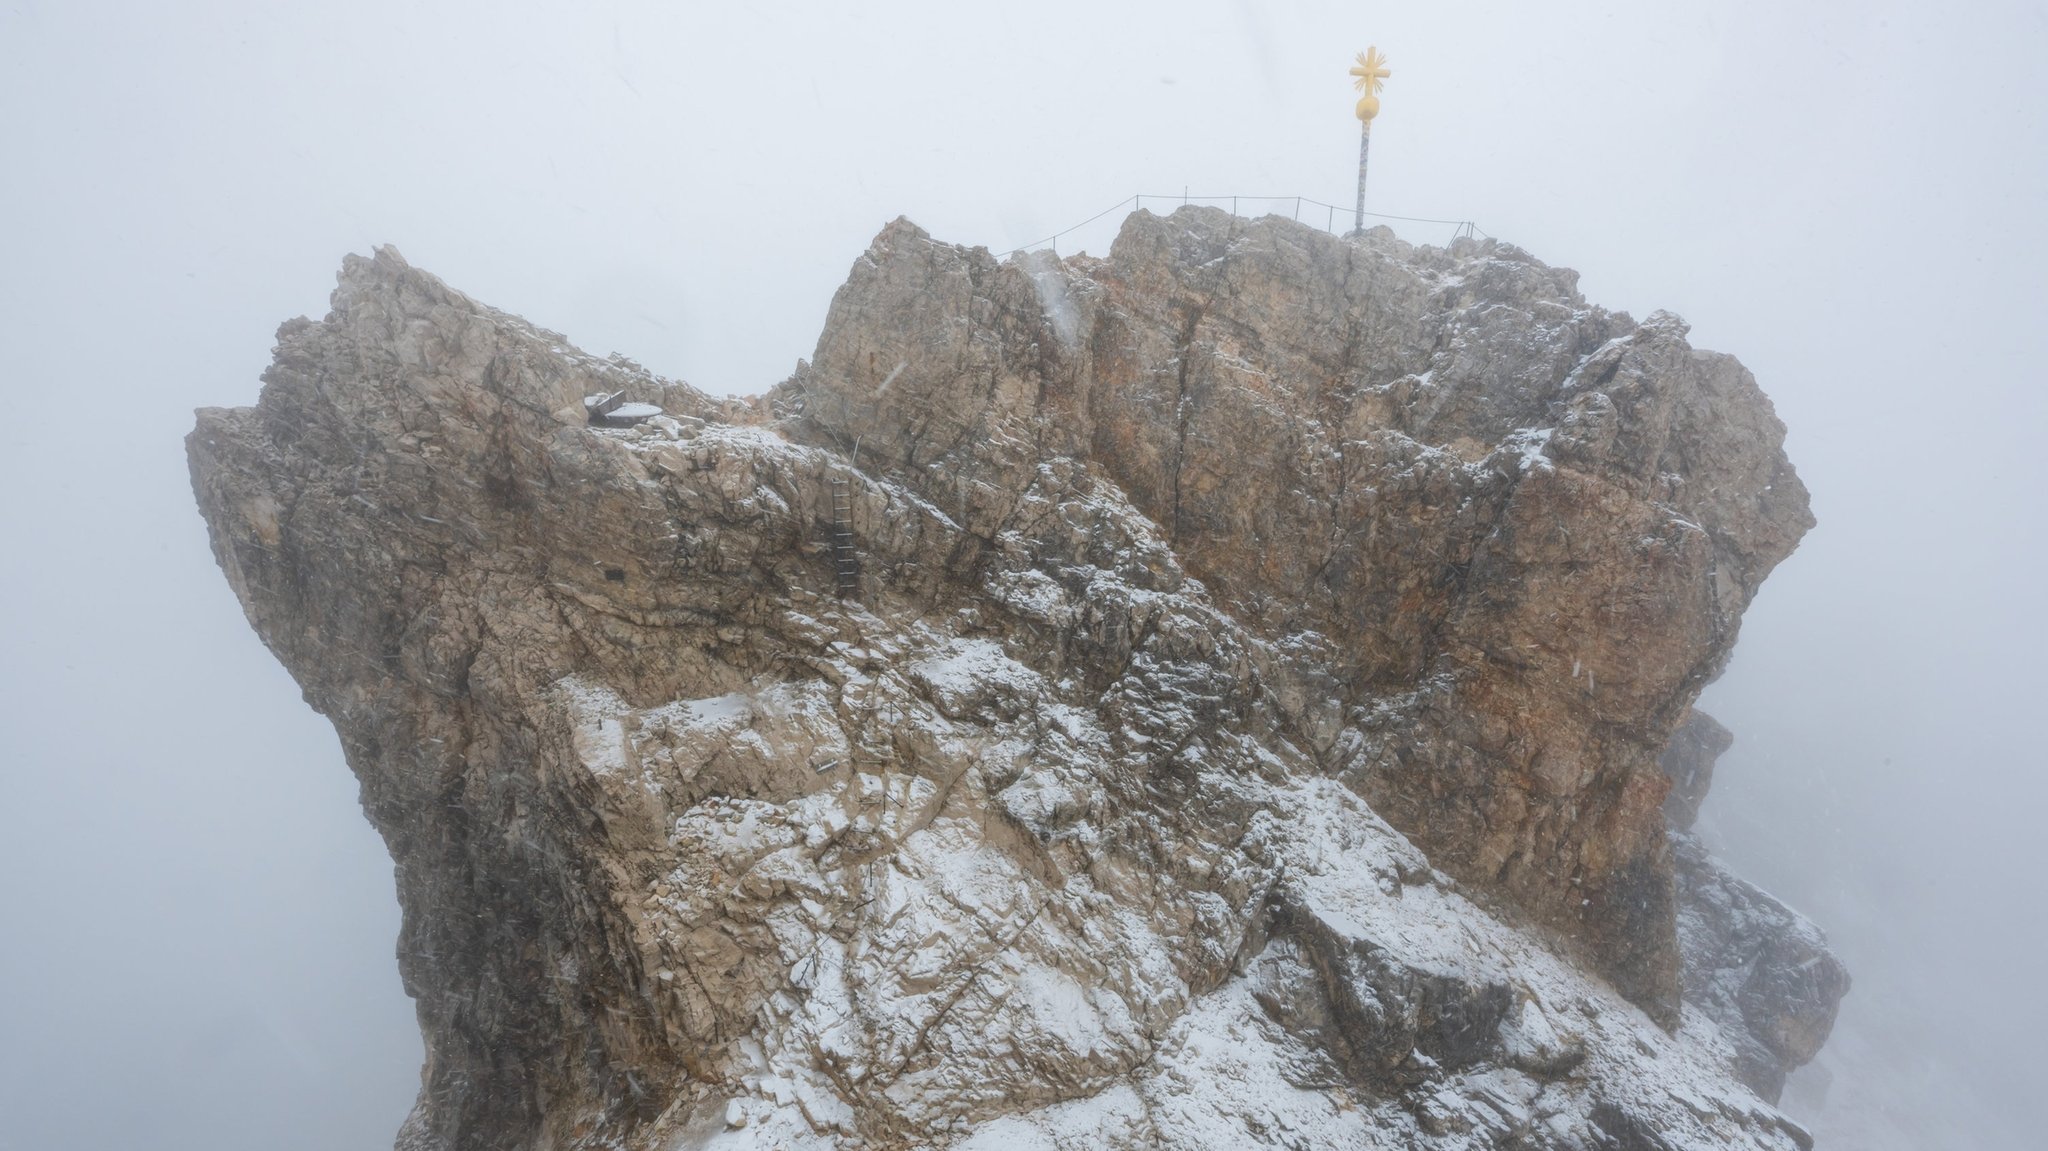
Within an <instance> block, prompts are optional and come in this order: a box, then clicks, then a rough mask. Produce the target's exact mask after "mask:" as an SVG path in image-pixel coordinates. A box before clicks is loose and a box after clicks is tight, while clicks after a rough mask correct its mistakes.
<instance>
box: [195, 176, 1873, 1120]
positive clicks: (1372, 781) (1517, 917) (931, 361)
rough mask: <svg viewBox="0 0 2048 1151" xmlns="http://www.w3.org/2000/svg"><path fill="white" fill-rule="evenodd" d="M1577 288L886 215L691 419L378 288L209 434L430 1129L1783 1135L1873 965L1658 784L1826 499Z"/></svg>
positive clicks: (403, 287) (625, 372) (201, 480)
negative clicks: (1686, 722)
mask: <svg viewBox="0 0 2048 1151" xmlns="http://www.w3.org/2000/svg"><path fill="white" fill-rule="evenodd" d="M1572 278H1573V277H1572V274H1571V273H1569V272H1565V271H1561V270H1557V269H1551V268H1547V267H1544V266H1543V265H1541V264H1539V263H1537V262H1536V261H1534V260H1532V259H1530V258H1529V257H1528V256H1526V255H1525V254H1523V253H1521V252H1519V251H1517V250H1515V249H1513V248H1509V247H1506V246H1504V245H1498V244H1494V243H1491V242H1489V243H1487V244H1483V245H1481V244H1470V243H1461V244H1460V245H1458V246H1456V247H1454V248H1453V249H1451V250H1449V251H1440V250H1436V249H1429V248H1422V249H1415V248H1410V247H1408V246H1406V245H1404V244H1401V243H1400V242H1399V241H1397V240H1395V239H1393V238H1392V237H1391V236H1389V235H1386V234H1384V233H1377V234H1369V235H1367V236H1365V237H1362V238H1357V239H1350V240H1346V239H1338V238H1334V237H1330V236H1326V235H1322V234H1320V233H1317V232H1314V231H1313V230H1311V229H1307V228H1302V227H1298V226H1295V225H1292V224H1289V223H1286V222H1283V221H1278V220H1270V219H1269V220H1262V221H1255V222H1248V221H1244V220H1240V219H1233V218H1231V217H1229V216H1227V215H1224V214H1222V213H1216V212H1208V211H1203V210H1199V209H1183V210H1181V211H1179V212H1176V213H1174V214H1173V215H1172V216H1170V217H1166V218H1158V217H1153V216H1151V215H1149V214H1146V213H1142V212H1141V213H1138V214H1135V215H1134V216H1133V217H1132V219H1131V221H1130V223H1129V224H1128V225H1127V226H1126V227H1125V230H1124V232H1123V235H1122V236H1121V237H1120V238H1119V239H1118V241H1117V244H1116V246H1115V248H1114V249H1113V250H1112V253H1111V255H1110V256H1109V257H1108V258H1107V259H1103V260H1093V259H1088V258H1085V257H1076V258H1073V259H1070V260H1066V261H1058V260H1055V259H1052V258H1049V257H1020V258H1018V259H1015V260H1012V261H1010V262H1008V263H999V262H997V261H996V260H994V259H993V258H992V257H990V256H989V255H988V253H986V252H985V251H981V250H979V249H963V248H958V247H953V246H950V245H944V244H940V243H936V242H934V241H932V240H931V239H930V238H929V237H928V236H926V235H925V234H924V233H922V232H921V231H919V230H918V229H916V228H915V227H914V226H912V225H910V224H908V223H906V222H903V221H898V222H897V223H895V224H892V225H890V226H889V227H888V228H886V229H884V231H883V232H882V234H881V235H880V236H878V237H877V239H876V241H875V243H874V245H873V246H872V247H871V248H870V249H869V251H868V252H867V253H866V254H865V255H864V256H862V258H861V259H860V260H859V261H858V262H857V263H856V265H855V268H854V270H853V274H852V276H851V277H850V279H849V281H848V283H847V285H846V286H845V288H843V289H842V290H841V291H840V293H839V295H838V296H837V297H836V298H835V300H834V303H833V306H832V310H831V314H830V316H829V318H828V321H827V324H826V330H825V332H824V334H823V335H822V337H821V338H820V341H819V345H818V350H817V354H816V356H815V357H814V359H813V360H812V361H811V362H810V363H808V364H806V365H802V366H800V368H799V371H798V372H797V374H796V375H795V376H794V377H792V378H791V379H790V380H789V381H786V382H785V383H783V384H782V385H780V386H778V387H777V388H775V389H773V390H772V391H771V392H769V393H768V394H767V395H765V396H763V397H761V398H760V399H758V400H753V401H719V400H714V399H711V398H709V397H706V396H703V395H701V394H699V393H696V392H694V391H693V390H691V389H689V388H687V387H686V386H684V385H681V384H677V383H673V382H671V381H666V380H662V379H659V378H657V377H654V376H651V375H649V374H648V373H646V372H644V371H642V370H640V369H639V368H638V367H637V366H635V365H633V364H631V363H630V362H627V361H623V360H618V359H611V360H600V359H596V358H593V357H590V356H587V355H585V354H583V353H581V352H578V351H577V350H575V349H574V348H571V347H569V346H567V344H566V342H565V341H564V340H563V339H562V338H561V337H559V336H556V335H554V334H552V333H548V332H545V331H542V330H540V329H537V328H534V327H532V326H531V325H529V324H527V323H525V322H524V321H521V320H519V319H517V318H515V317H511V316H507V315H505V314H503V313H499V312H495V311H493V310H491V309H489V308H486V307H484V306H481V305H479V304H477V303H475V302H474V301H472V300H470V299H468V298H467V297H465V296H463V295H461V294H460V293H458V292H455V291H453V290H451V289H449V288H448V287H446V286H445V285H443V284H441V283H440V282H439V281H438V280H435V279H434V278H433V277H431V276H429V275H426V274H425V273H423V272H420V271H418V270H416V269H413V268H411V267H409V266H408V265H406V264H405V263H404V261H403V260H401V259H400V258H399V257H398V256H397V254H396V253H395V252H392V251H390V250H389V249H383V250H380V251H379V252H378V253H377V254H376V255H375V256H374V257H372V258H368V259H364V258H358V257H351V258H350V259H349V261H348V262H347V263H346V264H345V265H344V267H343V270H342V274H341V282H340V286H339V287H338V289H337V290H336V292H335V294H334V298H333V308H332V311H331V312H330V313H329V314H328V316H327V317H326V318H325V319H324V320H323V321H320V322H318V323H314V322H311V321H307V320H295V321H291V322H289V323H287V324H285V325H284V327H283V328H281V329H280V331H279V342H278V349H277V356H276V361H275V363H274V364H273V365H272V367H271V368H270V369H269V371H268V372H267V373H266V375H265V387H264V391H263V395H262V398H261V400H260V402H259V403H258V404H257V405H256V407H254V408H253V409H238V410H220V409H208V410H205V411H202V412H201V413H200V417H199V425H198V427H197V429H196V430H195V431H194V432H193V433H192V435H191V437H190V439H189V441H188V448H189V452H190V456H191V461H192V472H193V481H194V487H195V490H196V492H197V494H198V498H199V503H200V507H201V510H202V512H203V513H204V515H205V517H206V519H207V523H208V525H209V528H210V530H211V533H212V538H213V543H214V548H215V552H216V555H217V556H218V558H219V560H220V563H221V566H222V569H223V571H224V572H225V573H226V575H227V577H228V579H229V581H230V583H231V584H232V585H233V586H234V588H235V590H236V592H237V594H238V595H239V596H240V598H241V600H242V603H243V605H244V607H245V610H246V611H247V613H248V616H249V619H250V621H251V623H252V625H253V626H254V627H255V628H256V630H257V631H258V633H259V634H260V635H261V636H262V637H263V639H264V641H265V642H266V643H267V644H268V645H269V646H270V647H271V649H272V650H273V651H274V652H275V653H276V654H277V655H278V657H279V659H280V660H282V661H283V662H284V664H285V665H286V666H287V668H289V669H290V671H291V672H292V674H293V675H294V676H295V677H296V678H297V679H298V681H299V683H300V684H301V685H302V687H303V688H304V690H305V694H306V698H307V700H308V701H309V702H310V703H311V704H312V705H313V706H314V707H315V708H316V709H318V710H319V711H320V712H321V713H322V714H324V715H327V716H328V717H330V719H332V721H333V722H334V724H335V727H336V730H337V731H338V732H339V734H340V736H341V739H342V744H343V747H344V749H345V751H346V753H347V756H348V759H349V762H350V765H351V766H352V768H353V769H354V770H355V772H356V774H357V775H358V777H359V778H360V780H361V782H362V796H363V803H364V807H365V810H366V811H367V813H368V814H369V816H370V818H371V820H372V822H373V823H374V824H375V825H376V826H377V828H378V829H379V831H380V832H381V833H382V834H383V836H384V837H385V840H386V842H387V844H388V845H389V846H390V849H391V852H392V856H393V858H394V860H395V861H396V864H397V878H398V885H399V896H400V900H401V903H402V905H403V907H404V911H405V926H404V930H403V936H402V938H401V940H400V943H399V949H398V950H399V961H400V967H401V971H402V973H403V975H404V978H405V981H406V987H407V989H408V991H409V992H410V993H411V994H412V995H413V996H414V997H415V998H416V999H417V1001H418V1009H419V1016H420V1022H421V1028H422V1031H423V1033H424V1035H425V1038H426V1044H427V1066H426V1068H425V1071H424V1074H423V1083H422V1088H421V1094H420V1098H419V1102H418V1105H417V1106H416V1108H415V1109H414V1112H413V1114H412V1116H411V1118H410V1119H409V1120H408V1121H407V1124H406V1126H405V1128H404V1130H403V1131H402V1132H401V1133H400V1137H399V1146H400V1147H401V1148H413V1149H422V1151H424V1149H433V1151H442V1149H456V1148H597V1147H614V1148H633V1149H636V1151H637V1149H641V1148H646V1149H650V1151H652V1149H656V1148H660V1149H664V1151H666V1149H669V1148H680V1147H688V1148H710V1147H734V1148H739V1147H759V1148H764V1149H765V1148H771V1147H792V1148H793V1147H817V1148H824V1147H836V1148H854V1147H867V1148H893V1147H958V1148H989V1149H993V1148H1013V1147H1060V1148H1066V1147H1110V1148H1163V1147H1176V1148H1178V1147H1186V1148H1196V1147H1213V1146H1219V1145H1226V1144H1245V1143H1249V1144H1251V1145H1258V1146H1284V1147H1324V1146H1360V1147H1373V1146H1384V1147H1389V1148H1393V1147H1444V1148H1452V1147H1457V1148H1465V1147H1472V1148H1481V1147H1488V1148H1510V1147H1512V1148H1527V1149H1538V1148H1594V1147H1615V1146H1620V1147H1662V1148H1708V1147H1722V1146H1728V1147H1738V1146H1739V1147H1766V1148H1773V1147H1793V1146H1805V1145H1807V1143H1808V1141H1807V1140H1806V1138H1805V1135H1804V1133H1803V1132H1801V1131H1800V1130H1799V1129H1798V1128H1797V1127H1796V1126H1795V1125H1793V1124H1791V1123H1790V1122H1789V1121H1788V1120H1786V1119H1784V1118H1783V1117H1782V1116H1780V1115H1778V1114H1777V1113H1776V1112H1775V1111H1773V1110H1772V1109H1771V1107H1770V1106H1769V1104H1768V1102H1767V1099H1768V1098H1770V1097H1771V1096H1773V1095H1774V1094H1775V1090H1776V1086H1777V1084H1778V1083H1779V1082H1781V1080H1782V1075H1783V1072H1784V1070H1785V1069H1786V1068H1787V1067H1789V1066H1790V1065H1792V1064H1794V1063H1796V1062H1798V1061H1800V1060H1803V1059H1806V1058H1810V1057H1811V1055H1812V1054H1813V1052H1814V1050H1816V1049H1817V1048H1818V1045H1819V1043H1820V1041H1821V1040H1822V1039H1824V1038H1825V1034H1826V1030H1827V1026H1828V1024H1829V1023H1830V1022H1831V1020H1832V1017H1833V1015H1832V1013H1833V1004H1834V1000H1835V999H1838V998H1839V997H1840V994H1841V993H1842V991H1843V990H1844V989H1845V988H1846V977H1843V978H1842V979H1834V978H1833V976H1832V974H1830V975H1829V976H1828V977H1827V978H1820V977H1814V978H1810V979H1808V978H1804V977H1803V976H1802V975H1801V974H1800V973H1802V972H1810V971H1812V970H1813V969H1814V966H1815V965H1814V964H1810V963H1808V962H1807V961H1808V960H1809V959H1812V958H1813V957H1814V956H1816V955H1818V956H1823V957H1824V956H1825V955H1826V953H1825V951H1824V949H1822V946H1821V942H1820V940H1819V936H1818V933H1817V932H1815V931H1814V930H1813V929H1812V927H1811V925H1808V924H1805V923H1804V921H1803V920H1799V919H1798V918H1797V916H1795V915H1793V914H1792V913H1790V912H1788V911H1784V909H1783V908H1782V907H1778V906H1777V905H1775V904H1774V903H1770V902H1769V900H1768V897H1766V896H1763V895H1762V893H1760V892H1755V890H1754V889H1753V888H1749V887H1747V885H1743V884H1741V881H1739V880H1735V879H1734V878H1733V877H1732V876H1727V875H1726V873H1725V872H1723V871H1720V870H1719V869H1718V865H1715V864H1713V863H1712V861H1711V860H1708V859H1706V857H1705V856H1704V854H1703V853H1698V852H1697V849H1696V847H1694V846H1692V845H1690V844H1686V845H1684V846H1683V847H1682V848H1681V850H1680V851H1679V853H1678V858H1679V860H1680V861H1681V862H1682V863H1683V865H1684V866H1683V867H1682V868H1680V869H1679V871H1678V872H1676V873H1675V872H1674V868H1673V859H1674V856H1673V849H1672V845H1671V841H1670V840H1669V839H1668V838H1667V836H1666V834H1665V831H1664V823H1663V819H1664V816H1663V810H1662V805H1663V804H1664V802H1665V799H1666V793H1667V791H1668V790H1670V786H1671V785H1670V781H1669V780H1668V779H1667V777H1666V775H1665V774H1664V772H1663V771H1661V770H1660V769H1659V767H1658V757H1659V754H1660V753H1661V752H1663V750H1664V748H1665V746H1666V744H1667V742H1669V740H1670V737H1671V734H1672V732H1673V730H1674V729H1675V728H1676V727H1677V726H1678V725H1679V723H1680V722H1681V720H1682V719H1684V717H1685V716H1686V715H1687V714H1688V709H1689V707H1690V704H1691V702H1692V699H1693V697H1694V695H1695V694H1697V691H1698V689H1699V688H1700V686H1701V685H1702V684H1703V683H1704V682H1705V681H1706V679H1707V678H1709V677H1710V676H1711V675H1712V674H1713V673H1714V671H1715V670H1717V669H1718V668H1719V666H1720V665H1721V663H1722V661H1724V660H1725V658H1726V656H1727V653H1728V650H1729V647H1730V645H1731V644H1732V643H1733V641H1734V633H1735V627H1736V624H1737V621H1738V619H1739V616H1740V613H1741V611H1742V609H1743V607H1744V606H1745V605H1746V604H1747V603H1748V600H1749V598H1750V596H1751V595H1752V594H1753V593H1754V591H1755V590H1756V587H1757V585H1758V584H1759V582H1760V581H1761V580H1762V579H1763V578H1764V576H1765V574H1767V573H1768V571H1769V570H1770V568H1771V566H1772V565H1774V564H1775V563H1776V562H1778V561H1779V560H1780V559H1782V558H1783V557H1784V556H1785V555H1786V554H1787V553H1789V551H1790V550H1791V548H1792V547H1793V545H1794V544H1795V543H1796V541H1797V539H1798V537H1799V535H1800V534H1801V533H1802V532H1803V531H1804V530H1805V528H1806V526H1807V525H1808V524H1809V523H1810V520H1809V518H1808V516H1807V513H1806V505H1805V498H1804V492H1803V490H1802V489H1801V488H1800V486H1799V483H1798V480H1797V478H1796V477H1795V476H1794V474H1793V472H1792V470H1791V467H1790V465H1789V464H1788V463H1786V461H1785V459H1784V457H1783V454H1782V452H1781V451H1780V446H1779V445H1780V441H1781V439H1782V428H1780V427H1779V425H1778V424H1777V422H1776V420H1775V418H1774V417H1773V416H1772V415H1771V412H1770V408H1769V404H1768V401H1766V400H1765V399H1764V398H1763V396H1762V394H1761V393H1760V392H1758V391H1757V389H1756V387H1755V384H1754V382H1753V381H1751V380H1750V378H1749V376H1748V375H1747V373H1745V372H1743V371H1742V369H1741V368H1740V367H1739V365H1736V364H1735V362H1734V361H1733V360H1731V359H1728V358H1727V357H1723V356H1717V355H1713V354H1709V353H1701V352H1696V351H1693V350H1692V349H1691V348H1690V347H1688V346H1687V345H1686V344H1685V341H1684V328H1683V325H1682V324H1680V323H1679V322H1678V321H1676V320H1674V319H1671V318H1669V317H1665V316H1661V315H1660V316H1656V317H1652V319H1651V320H1650V321H1647V322H1645V323H1643V324H1636V323H1634V322H1632V321H1630V320H1629V319H1628V318H1627V317H1625V316H1618V315H1613V314H1610V313H1606V312H1603V311H1601V310H1599V309H1597V308H1593V307H1590V306H1589V305H1587V304H1586V303H1585V302H1584V301H1583V300H1581V299H1580V298H1579V297H1578V296H1577V295H1576V293H1575V291H1574V290H1573V285H1572ZM622 390H623V391H624V392H625V393H626V395H627V397H628V398H630V399H632V400H634V401H638V402H647V403H654V404H658V405H659V406H661V407H662V408H663V409H664V410H665V411H666V412H667V413H668V414H667V415H664V416H661V417H657V418H654V419H650V420H646V421H644V422H641V423H639V424H637V425H633V426H630V427H625V428H611V427H594V426H591V424H590V423H589V422H588V420H587V419H586V417H585V412H584V406H583V397H585V396H590V395H594V394H599V393H603V394H607V395H608V394H610V393H613V392H618V391H622ZM842 538H850V540H851V541H852V552H853V556H852V557H851V558H855V559H857V572H856V573H855V578H854V579H853V583H852V587H853V588H854V589H855V594H853V595H849V596H845V597H841V596H839V595H837V594H835V592H836V590H837V588H838V587H839V586H840V580H841V570H842V565H843V564H845V563H846V562H847V561H848V560H849V558H850V557H849V554H848V549H847V548H843V547H838V546H835V545H836V544H837V543H838V542H839V540H840V539H842ZM1679 875H1682V876H1683V877H1684V879H1685V882H1684V884H1683V885H1681V884H1680V883H1679V882H1678V879H1677V878H1676V876H1679ZM1681 895H1683V899H1681ZM1758 909H1762V910H1761V911H1759V910H1758ZM1681 924H1683V925H1684V926H1685V932H1684V934H1683V936H1681V934H1680V931H1679V926H1680V925H1681ZM1681 943H1683V944H1684V952H1683V954H1681V947H1680V945H1681ZM1759 956H1762V957H1764V958H1763V960H1762V961H1761V965H1759V963H1758V962H1757V961H1756V960H1757V957H1759ZM1825 963H1826V964H1833V960H1832V958H1831V957H1828V958H1826V960H1825ZM1802 965H1804V966H1802ZM1825 970H1826V971H1827V972H1830V973H1832V972H1838V971H1839V965H1835V966H1833V967H1829V968H1825ZM1745 973H1748V974H1745ZM1802 980H1803V981H1802ZM1681 987H1683V989H1684V997H1683V998H1681V995H1680V990H1681ZM1759 1093H1761V1096H1760V1094H1759Z"/></svg>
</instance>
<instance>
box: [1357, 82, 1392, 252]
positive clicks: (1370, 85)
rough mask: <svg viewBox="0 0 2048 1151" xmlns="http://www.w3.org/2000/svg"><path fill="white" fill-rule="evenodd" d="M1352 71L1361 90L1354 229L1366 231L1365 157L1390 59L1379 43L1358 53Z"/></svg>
mask: <svg viewBox="0 0 2048 1151" xmlns="http://www.w3.org/2000/svg"><path fill="white" fill-rule="evenodd" d="M1351 74H1352V75H1353V76H1355V77H1357V79H1355V80H1353V81H1352V82H1351V86H1352V87H1354V88H1356V89H1358V91H1359V92H1360V93H1361V95H1360V96H1359V97H1358V215H1357V218H1356V219H1355V220H1354V222H1353V223H1352V230H1353V231H1354V232H1363V231H1364V230H1365V158H1366V155H1367V153H1368V152H1370V151H1371V149H1372V118H1373V117H1374V116H1377V115H1379V114H1380V85H1381V84H1383V83H1385V82H1386V79H1387V77H1389V76H1391V75H1393V73H1392V72H1389V71H1387V58H1386V57H1385V56H1382V55H1380V50H1379V47H1378V46H1377V45H1375V46H1373V47H1371V48H1367V49H1366V50H1365V51H1363V52H1360V53H1359V54H1358V62H1357V63H1356V64H1353V65H1352V66H1351Z"/></svg>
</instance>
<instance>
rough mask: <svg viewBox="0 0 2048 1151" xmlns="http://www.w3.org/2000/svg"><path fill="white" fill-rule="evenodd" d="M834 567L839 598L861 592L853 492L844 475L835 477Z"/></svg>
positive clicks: (833, 489)
mask: <svg viewBox="0 0 2048 1151" xmlns="http://www.w3.org/2000/svg"><path fill="white" fill-rule="evenodd" d="M832 567H833V579H834V583H835V586H836V588H837V590H838V592H839V598H840V599H850V598H852V597H854V596H857V595H859V594H860V553H859V552H856V551H855V550H854V549H853V495H852V492H851V490H850V489H849V488H848V486H847V481H846V480H844V479H836V480H833V481H832Z"/></svg>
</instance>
